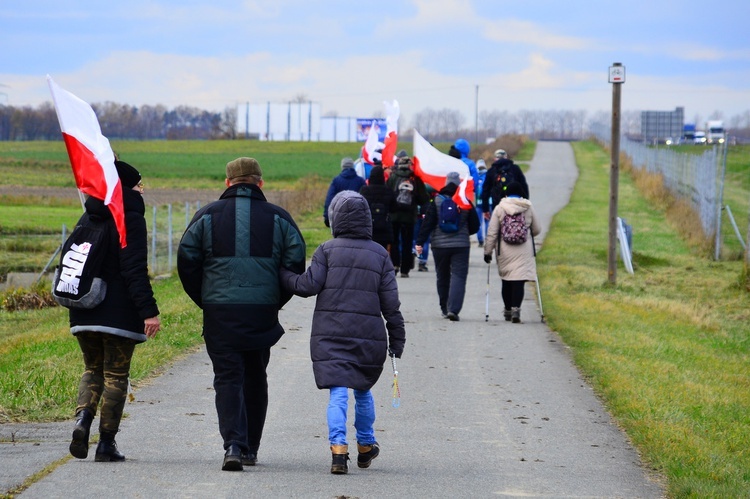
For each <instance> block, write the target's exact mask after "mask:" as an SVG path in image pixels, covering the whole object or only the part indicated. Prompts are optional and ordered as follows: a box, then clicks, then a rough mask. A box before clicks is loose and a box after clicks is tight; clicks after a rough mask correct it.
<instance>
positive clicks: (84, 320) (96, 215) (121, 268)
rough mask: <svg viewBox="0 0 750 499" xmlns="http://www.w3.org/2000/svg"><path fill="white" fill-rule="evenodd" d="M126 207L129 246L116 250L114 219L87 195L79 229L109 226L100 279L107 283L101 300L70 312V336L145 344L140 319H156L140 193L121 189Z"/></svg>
mask: <svg viewBox="0 0 750 499" xmlns="http://www.w3.org/2000/svg"><path fill="white" fill-rule="evenodd" d="M122 197H123V204H124V207H125V227H126V231H127V246H126V247H125V248H120V239H119V234H118V232H117V227H116V226H115V221H114V219H113V218H112V215H111V213H110V211H109V208H107V207H106V206H105V205H104V202H103V201H101V200H99V199H96V198H93V197H89V198H88V199H87V200H86V203H85V208H86V212H85V213H84V214H83V215H82V216H81V218H80V220H78V224H79V225H88V226H90V225H95V224H96V225H100V224H102V223H104V224H105V225H106V227H107V237H108V239H109V244H108V246H107V254H106V256H105V258H104V264H103V265H102V276H101V277H102V279H103V280H104V281H105V282H106V283H107V294H106V296H105V297H104V301H102V303H100V304H99V305H97V306H96V307H94V308H91V309H74V308H71V309H70V313H69V317H70V332H71V333H73V334H77V333H79V332H81V331H98V332H100V333H107V334H113V335H115V336H122V337H124V338H130V339H133V340H135V341H137V342H139V343H140V342H144V341H146V335H145V334H144V325H143V321H144V319H148V318H149V317H156V316H157V315H159V308H158V307H157V306H156V299H155V298H154V293H153V290H152V289H151V281H150V280H149V277H148V238H147V233H146V219H145V217H144V215H145V212H146V206H145V205H144V203H143V198H142V197H141V194H140V193H139V192H136V191H134V190H132V189H123V190H122Z"/></svg>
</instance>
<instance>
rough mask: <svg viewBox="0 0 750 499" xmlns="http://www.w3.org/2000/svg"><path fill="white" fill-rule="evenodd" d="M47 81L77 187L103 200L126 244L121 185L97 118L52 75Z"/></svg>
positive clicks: (121, 238) (111, 153)
mask: <svg viewBox="0 0 750 499" xmlns="http://www.w3.org/2000/svg"><path fill="white" fill-rule="evenodd" d="M47 83H48V84H49V90H50V92H51V93H52V100H53V101H54V103H55V110H56V111H57V120H58V121H59V122H60V130H62V135H63V140H64V141H65V147H66V148H67V150H68V157H69V158H70V166H71V167H72V168H73V176H74V177H75V180H76V187H78V190H80V191H81V192H83V193H84V194H88V195H89V196H93V197H95V198H97V199H101V200H102V201H104V204H105V205H106V206H107V207H108V208H109V211H110V212H111V213H112V218H114V220H115V225H116V226H117V232H118V233H119V234H120V246H121V247H123V248H124V247H125V246H127V237H126V232H125V208H124V206H123V201H122V185H121V184H120V177H119V176H118V175H117V168H115V154H114V152H113V151H112V147H111V146H110V145H109V140H107V138H106V137H105V136H104V135H102V130H101V127H100V126H99V120H97V118H96V114H95V113H94V110H93V109H91V106H89V105H88V104H87V103H86V102H84V101H82V100H81V99H79V98H78V97H76V96H75V95H73V94H71V93H70V92H68V91H67V90H65V89H63V88H62V87H60V86H59V85H58V84H57V83H55V82H54V80H53V79H52V77H51V76H49V75H47Z"/></svg>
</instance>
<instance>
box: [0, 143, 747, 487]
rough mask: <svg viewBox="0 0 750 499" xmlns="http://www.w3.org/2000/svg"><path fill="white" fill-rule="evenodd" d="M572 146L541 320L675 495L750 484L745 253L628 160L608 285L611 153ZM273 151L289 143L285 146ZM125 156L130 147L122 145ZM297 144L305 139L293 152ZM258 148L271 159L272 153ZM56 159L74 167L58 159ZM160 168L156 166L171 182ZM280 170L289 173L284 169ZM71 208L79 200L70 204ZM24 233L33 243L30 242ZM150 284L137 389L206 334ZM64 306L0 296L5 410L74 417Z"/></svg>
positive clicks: (190, 310) (549, 239)
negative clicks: (712, 248)
mask: <svg viewBox="0 0 750 499" xmlns="http://www.w3.org/2000/svg"><path fill="white" fill-rule="evenodd" d="M168 144H169V143H157V144H144V148H145V149H148V148H149V147H153V148H155V149H156V150H157V152H152V153H151V154H154V156H153V157H154V158H156V157H158V158H172V157H173V156H172V154H173V153H172V152H168V151H164V152H158V151H163V148H166V147H167V145H168ZM185 144H188V143H185ZM128 145H129V146H130V147H133V148H134V149H133V150H132V151H129V152H127V154H135V153H136V151H135V149H137V146H138V143H132V144H128ZM41 146H42V151H40V154H39V157H45V158H48V160H49V161H50V162H54V161H58V162H62V163H64V161H63V160H64V159H65V152H64V149H61V150H60V151H58V153H56V154H62V158H63V160H60V159H59V157H58V158H57V159H55V158H54V157H53V156H52V153H51V152H49V151H47V152H45V151H46V148H47V147H49V146H48V145H46V144H41ZM263 146H269V147H270V146H274V147H283V146H285V144H263ZM2 147H4V145H3V144H2V143H0V170H2V169H4V168H8V169H11V170H12V169H13V168H12V166H9V165H10V164H12V163H13V162H19V161H20V162H24V161H28V162H33V160H32V158H33V157H34V154H33V148H32V147H31V146H29V149H28V150H26V151H25V152H24V154H26V156H25V159H23V161H21V160H20V159H14V160H9V159H8V158H9V157H11V156H9V154H10V153H8V152H7V151H4V150H3V149H2ZM8 147H10V146H8ZM179 147H183V148H184V147H186V146H184V145H183V144H179ZM194 147H196V148H198V149H199V150H202V151H203V152H202V153H200V154H203V155H205V156H206V157H211V156H213V155H221V154H228V155H229V156H230V157H233V156H234V153H225V152H210V151H208V149H210V148H211V147H213V146H212V145H211V143H198V144H195V145H194ZM216 147H217V148H223V147H228V146H226V145H224V144H217V145H216ZM336 147H338V146H336ZM342 147H343V146H342ZM348 147H351V145H348ZM573 147H574V151H575V154H576V160H577V163H578V165H579V169H580V175H579V180H578V182H577V185H576V188H575V190H574V192H573V195H572V199H571V202H570V204H569V205H568V206H567V207H566V208H565V209H564V210H562V211H561V212H560V213H559V214H558V215H556V216H555V219H554V221H553V224H552V227H551V228H550V231H549V233H548V234H547V236H546V238H545V243H544V248H543V249H542V250H541V251H540V252H539V255H538V264H539V280H540V283H541V285H542V292H543V298H544V310H545V317H546V318H547V321H548V323H549V325H550V327H551V328H552V329H553V330H555V331H557V332H558V333H559V334H560V336H561V337H562V338H563V340H564V341H565V343H566V345H568V346H569V347H570V348H571V351H572V353H573V356H574V359H575V362H576V364H577V365H578V367H579V369H580V370H581V372H582V373H583V375H584V377H585V378H586V379H587V380H588V381H589V383H590V384H591V385H592V386H593V388H594V390H595V391H596V392H597V394H598V395H599V396H600V397H601V398H602V400H603V401H604V403H605V404H606V406H607V408H608V409H609V411H610V412H611V413H612V415H613V416H614V418H615V419H616V421H617V422H618V424H619V425H620V426H621V427H622V428H623V429H624V430H625V431H626V432H627V434H628V436H629V438H630V439H631V441H632V442H633V443H634V445H635V446H636V447H637V449H638V450H639V452H640V453H641V455H642V456H643V458H644V461H645V462H646V463H647V465H648V466H650V467H651V468H653V469H654V470H655V471H657V472H658V473H660V474H662V475H663V476H664V477H665V480H666V484H667V489H668V494H669V496H670V497H695V498H703V497H748V496H750V446H748V442H750V337H749V335H748V326H747V324H748V321H749V320H750V289H748V286H747V282H746V280H745V279H744V277H743V267H744V266H743V262H742V260H741V259H738V258H730V259H725V260H722V261H720V262H714V261H712V260H710V259H707V258H705V257H703V256H700V255H698V254H697V251H696V250H695V248H692V247H691V246H690V245H689V244H688V243H687V242H685V240H684V239H683V238H682V237H681V236H680V235H679V234H678V233H677V230H676V229H675V225H674V224H672V223H669V222H666V221H665V213H664V212H663V211H662V210H661V209H660V208H659V207H658V206H657V205H655V204H654V203H653V202H649V201H647V200H646V199H645V198H644V197H643V195H642V194H641V193H640V192H639V191H638V189H637V188H636V187H635V184H634V182H633V181H632V179H630V177H629V176H628V175H626V174H623V175H621V178H620V193H619V199H620V214H621V215H622V216H625V217H626V218H628V219H629V220H631V221H637V222H636V223H634V235H633V246H634V258H633V262H634V266H635V275H632V276H631V275H629V274H627V273H625V271H624V269H623V268H622V266H621V265H620V267H619V268H618V274H617V276H618V279H617V285H616V286H611V285H609V284H608V283H607V248H606V242H607V230H608V223H607V220H608V213H607V210H606V207H607V205H608V196H609V192H608V189H609V154H608V153H607V152H606V151H604V150H602V149H601V148H600V147H599V146H597V145H595V144H592V143H589V142H582V143H574V144H573ZM126 149H127V148H126ZM259 153H260V151H259ZM341 153H342V151H339V153H337V154H333V155H332V156H331V158H329V159H330V161H332V162H333V165H331V164H329V161H328V160H327V159H326V160H325V161H323V159H321V160H320V162H319V163H316V165H317V166H315V165H313V164H312V163H310V165H309V166H308V169H309V170H310V171H313V170H314V171H313V173H312V174H314V175H320V176H322V177H326V180H325V181H324V182H323V185H324V186H326V185H327V182H328V180H329V179H328V177H332V176H333V175H335V174H336V173H338V171H339V167H338V161H339V160H340V156H341V155H343V154H349V153H348V152H343V154H341ZM142 154H144V156H141V159H142V160H143V164H145V165H150V163H149V161H150V160H147V158H148V157H149V156H148V154H149V152H147V151H146V152H143V153H142ZM180 154H182V151H180ZM267 154H270V155H272V152H267ZM279 154H280V155H281V156H282V157H286V156H287V155H289V154H290V153H289V152H288V151H285V150H283V149H281V150H280V151H279ZM532 154H533V150H532V149H531V148H530V146H527V147H526V148H524V149H522V152H521V153H520V154H519V155H518V159H522V155H523V156H524V157H525V158H527V159H530V158H531V156H532ZM47 155H49V156H47ZM123 156H125V157H127V156H126V151H123ZM302 156H303V153H302V152H301V151H300V152H299V153H295V154H294V157H295V158H300V157H302ZM153 161H154V162H155V163H156V160H153ZM169 161H171V159H170V160H169ZM217 161H218V159H217ZM133 162H134V163H136V161H135V160H133ZM267 162H268V164H269V165H274V164H276V161H275V160H274V159H273V158H272V156H269V158H268V159H267ZM219 164H223V163H221V162H219ZM160 165H161V166H160V167H157V166H154V167H153V169H154V171H155V172H156V171H158V170H159V169H160V168H165V169H167V166H165V165H164V164H161V163H160ZM58 167H59V168H62V169H63V170H65V169H66V168H69V167H68V166H67V164H63V165H61V166H60V165H59V166H58ZM148 168H151V167H150V166H149V167H148ZM213 168H214V167H213V166H212V164H211V162H208V163H207V164H206V167H205V168H204V169H199V170H198V172H199V173H197V175H198V176H199V177H200V178H201V179H202V180H193V179H190V178H180V179H178V180H179V182H181V183H184V185H188V184H189V183H190V182H191V181H195V182H199V181H205V182H207V183H211V182H215V180H213V181H212V180H211V177H210V176H211V175H214V173H212V170H213ZM317 168H320V169H321V170H317ZM220 170H221V168H220ZM329 170H330V171H329ZM1 173H2V171H0V174H1ZM749 173H750V148H748V147H746V146H743V147H738V148H736V149H734V148H733V149H732V150H731V151H730V154H729V158H728V171H727V192H731V193H732V194H731V196H729V195H727V198H728V199H730V198H731V199H734V200H736V202H737V203H740V204H738V208H737V210H736V211H735V212H734V213H735V216H736V217H738V219H740V217H741V220H738V221H740V228H741V230H742V231H743V234H745V237H746V232H745V230H746V228H747V213H748V204H747V203H748V199H750V185H749V184H748V174H749ZM60 175H61V176H62V175H63V173H62V172H60ZM68 175H69V172H68ZM166 175H167V174H165V176H164V177H158V176H157V175H155V177H156V178H160V179H162V178H163V181H164V182H165V184H164V185H169V184H168V176H166ZM219 175H220V176H221V174H219ZM204 177H205V178H204ZM159 181H162V180H159ZM279 182H280V183H284V182H286V183H287V185H289V186H293V185H295V183H294V182H292V181H291V180H289V181H287V180H284V179H279ZM181 185H182V184H181ZM743 200H744V201H743ZM0 202H2V200H0ZM743 202H744V204H741V203H743ZM602 207H605V208H604V209H602ZM5 208H6V206H5V205H3V209H2V215H0V224H8V226H11V227H12V226H14V224H19V223H20V222H18V220H17V219H18V218H19V217H22V216H25V215H27V214H28V215H31V214H32V213H34V212H35V211H41V212H44V211H45V210H47V209H48V207H47V206H44V207H42V206H38V207H35V206H33V205H26V206H25V207H24V209H23V210H21V211H20V212H17V213H16V214H15V215H14V216H6V215H5V213H6V210H5ZM69 208H70V209H76V208H77V210H80V206H77V207H76V206H75V205H73V206H71V207H69ZM78 212H80V211H78ZM320 218H321V217H320V210H319V209H318V210H312V211H310V212H308V213H306V214H304V215H302V216H300V217H299V218H298V219H297V220H298V223H299V225H300V227H301V228H302V230H303V232H305V237H306V239H307V240H308V244H309V245H311V246H312V245H317V243H315V242H313V241H315V240H317V241H322V240H325V239H326V238H327V237H329V232H328V231H327V229H325V227H322V224H321V220H320ZM40 223H42V225H43V222H40ZM727 225H728V224H727ZM27 244H28V245H29V247H32V246H33V242H30V243H27ZM154 286H155V292H156V295H157V298H158V299H159V303H160V308H162V321H163V327H164V331H163V332H162V334H161V335H160V336H159V338H158V339H157V341H154V342H152V343H151V344H150V345H149V348H148V349H143V350H139V354H138V355H136V357H135V360H136V362H135V363H134V366H133V384H134V386H135V387H136V389H137V388H138V386H139V384H140V383H143V381H144V380H145V379H146V378H147V377H148V376H149V375H151V374H152V373H154V372H158V370H159V369H160V367H161V366H163V365H164V364H165V363H166V362H168V361H169V360H170V359H172V358H174V357H175V356H179V355H182V354H183V353H184V352H186V351H189V350H190V349H191V348H192V347H193V346H195V345H197V344H199V343H200V342H201V338H200V331H199V326H198V325H199V324H200V318H199V314H198V310H197V309H196V308H195V307H194V306H192V304H191V303H190V302H189V300H188V299H187V298H186V296H185V295H184V293H183V292H182V290H181V287H180V284H179V281H178V280H177V279H176V278H174V277H172V278H169V279H164V280H157V281H155V282H154ZM66 317H67V313H66V310H65V309H61V308H59V307H55V308H49V309H43V310H33V311H23V312H15V313H9V312H6V311H2V310H0V422H5V421H49V420H65V419H70V412H71V405H72V403H73V401H74V400H75V387H76V386H77V380H78V377H79V376H80V368H81V367H80V366H81V361H80V358H79V357H80V353H79V352H78V349H77V345H76V343H75V342H74V341H73V340H72V338H71V336H70V333H69V332H68V329H67V324H66Z"/></svg>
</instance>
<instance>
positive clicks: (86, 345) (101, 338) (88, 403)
mask: <svg viewBox="0 0 750 499" xmlns="http://www.w3.org/2000/svg"><path fill="white" fill-rule="evenodd" d="M76 338H77V339H78V344H79V345H80V347H81V352H82V353H83V362H84V364H85V366H86V370H85V371H83V376H82V377H81V382H80V384H79V385H78V404H77V406H76V414H77V413H78V412H79V411H81V410H82V409H88V410H89V411H91V414H96V409H97V407H98V406H99V402H100V401H101V403H102V408H101V412H100V414H99V433H102V432H107V433H112V434H113V435H114V434H115V433H117V430H119V428H120V419H122V412H123V410H124V408H125V400H126V399H127V396H128V377H129V375H130V360H131V359H132V357H133V351H134V350H135V345H136V343H135V341H133V340H131V339H129V338H122V337H120V336H115V335H112V334H106V333H98V332H94V331H81V332H80V333H78V334H76Z"/></svg>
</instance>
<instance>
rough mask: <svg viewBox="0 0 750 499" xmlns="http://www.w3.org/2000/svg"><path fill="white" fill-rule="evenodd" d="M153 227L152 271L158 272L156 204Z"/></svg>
mask: <svg viewBox="0 0 750 499" xmlns="http://www.w3.org/2000/svg"><path fill="white" fill-rule="evenodd" d="M151 227H152V228H151V272H152V273H154V274H156V205H154V206H153V222H152V224H151Z"/></svg>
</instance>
